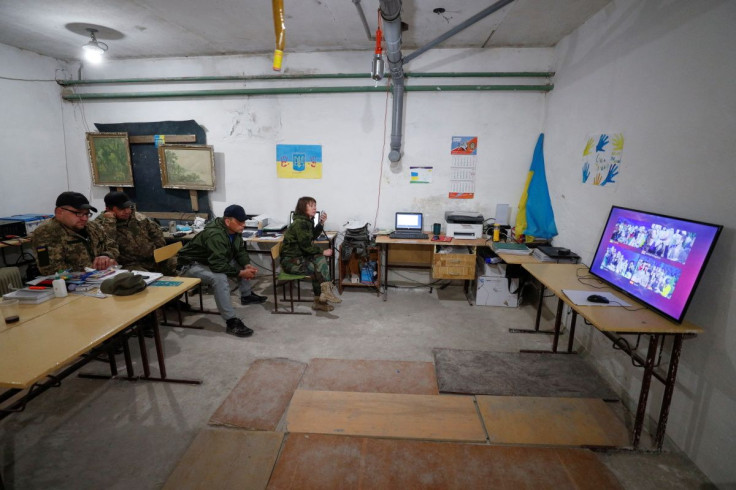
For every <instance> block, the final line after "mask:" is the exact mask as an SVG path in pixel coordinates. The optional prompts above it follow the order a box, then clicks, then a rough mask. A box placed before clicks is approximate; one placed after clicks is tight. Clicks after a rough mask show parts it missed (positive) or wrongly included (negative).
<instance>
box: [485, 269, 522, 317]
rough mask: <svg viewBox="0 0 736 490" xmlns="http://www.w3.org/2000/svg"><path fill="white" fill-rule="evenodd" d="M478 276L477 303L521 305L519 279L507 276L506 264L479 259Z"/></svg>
mask: <svg viewBox="0 0 736 490" xmlns="http://www.w3.org/2000/svg"><path fill="white" fill-rule="evenodd" d="M476 276H477V277H476V288H475V304H476V305H479V306H509V307H513V308H516V307H517V306H519V279H518V278H508V277H506V264H502V263H499V264H487V263H485V262H483V261H482V260H478V262H477V269H476Z"/></svg>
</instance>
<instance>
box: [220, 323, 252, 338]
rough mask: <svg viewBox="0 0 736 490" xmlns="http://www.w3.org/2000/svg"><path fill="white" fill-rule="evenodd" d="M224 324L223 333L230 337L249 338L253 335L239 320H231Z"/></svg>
mask: <svg viewBox="0 0 736 490" xmlns="http://www.w3.org/2000/svg"><path fill="white" fill-rule="evenodd" d="M225 323H226V324H227V327H226V328H225V331H226V332H227V333H229V334H230V335H235V336H236V337H250V336H251V335H253V330H251V329H250V328H248V327H246V326H245V323H243V322H242V320H241V319H240V318H231V319H229V320H227V321H226V322H225Z"/></svg>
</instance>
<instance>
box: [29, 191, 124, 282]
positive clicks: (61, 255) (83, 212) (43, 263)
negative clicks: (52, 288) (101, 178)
mask: <svg viewBox="0 0 736 490" xmlns="http://www.w3.org/2000/svg"><path fill="white" fill-rule="evenodd" d="M90 210H91V211H94V212H97V209H95V208H94V207H92V206H91V205H90V203H89V201H88V200H87V198H86V197H85V196H84V195H83V194H80V193H79V192H62V193H61V194H59V197H57V198H56V209H55V210H54V217H53V218H52V219H50V220H48V221H47V222H45V223H44V224H42V225H41V226H39V227H38V228H36V230H35V231H34V232H33V237H32V238H31V242H32V244H33V250H35V252H36V262H38V268H39V270H40V271H41V274H44V275H51V274H54V273H56V272H59V271H63V270H70V271H83V270H84V268H85V267H91V268H94V269H98V270H102V269H107V268H108V267H110V266H113V265H117V262H116V259H117V257H118V255H119V252H118V249H117V246H116V245H115V242H114V241H113V240H112V239H111V238H110V237H108V236H107V234H106V233H105V230H104V228H103V227H102V226H101V225H100V224H99V223H95V222H94V221H90V220H89V218H90V216H91V214H92V213H91V212H90Z"/></svg>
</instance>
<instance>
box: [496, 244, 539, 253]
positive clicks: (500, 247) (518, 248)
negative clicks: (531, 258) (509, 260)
mask: <svg viewBox="0 0 736 490" xmlns="http://www.w3.org/2000/svg"><path fill="white" fill-rule="evenodd" d="M492 248H493V251H494V252H496V253H504V254H512V255H529V254H530V253H532V249H531V248H529V247H527V246H526V245H524V244H523V243H515V242H493V245H492Z"/></svg>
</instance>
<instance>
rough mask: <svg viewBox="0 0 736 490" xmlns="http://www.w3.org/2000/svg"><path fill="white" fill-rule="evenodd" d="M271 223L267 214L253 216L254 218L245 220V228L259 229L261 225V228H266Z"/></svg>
mask: <svg viewBox="0 0 736 490" xmlns="http://www.w3.org/2000/svg"><path fill="white" fill-rule="evenodd" d="M269 221H270V218H269V217H268V216H266V215H265V214H259V215H258V216H253V217H252V218H249V219H246V220H245V227H246V228H258V224H259V223H260V224H261V228H265V227H267V226H268V223H269Z"/></svg>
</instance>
